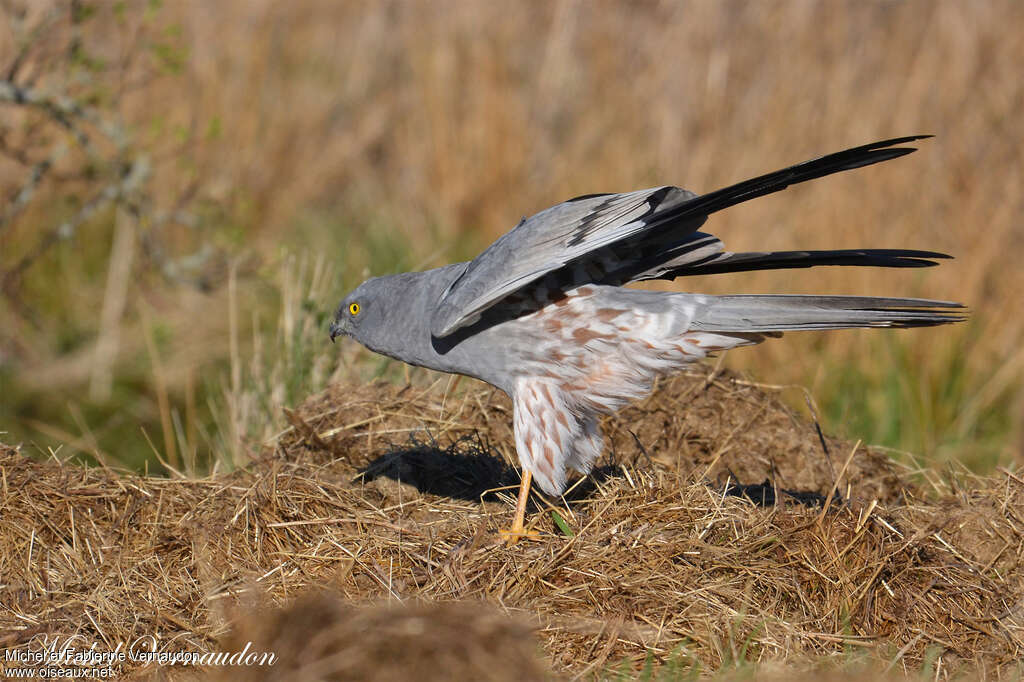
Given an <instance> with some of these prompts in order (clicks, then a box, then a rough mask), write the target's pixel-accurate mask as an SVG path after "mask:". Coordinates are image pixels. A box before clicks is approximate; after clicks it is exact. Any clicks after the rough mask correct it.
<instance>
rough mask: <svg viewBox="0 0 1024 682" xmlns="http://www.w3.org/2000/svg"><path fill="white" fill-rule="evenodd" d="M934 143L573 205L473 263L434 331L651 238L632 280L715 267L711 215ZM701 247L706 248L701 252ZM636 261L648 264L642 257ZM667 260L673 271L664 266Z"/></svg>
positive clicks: (438, 311) (878, 147)
mask: <svg viewBox="0 0 1024 682" xmlns="http://www.w3.org/2000/svg"><path fill="white" fill-rule="evenodd" d="M926 137H930V136H928V135H915V136H911V137H900V138H895V139H891V140H883V141H881V142H875V143H872V144H868V145H864V146H861V147H855V148H853V149H847V150H845V151H841V152H837V153H835V154H829V155H828V156H823V157H821V158H819V159H814V160H812V161H806V162H804V163H800V164H797V165H795V166H790V167H788V168H784V169H782V170H779V171H775V172H773V173H768V174H766V175H762V176H759V177H756V178H752V179H750V180H746V181H744V182H741V183H738V184H735V185H731V186H729V187H726V188H724V189H720V190H718V191H715V192H710V193H708V194H704V195H701V196H697V195H695V194H693V193H692V192H689V191H687V190H684V189H680V188H678V187H668V186H666V187H655V188H651V189H645V190H639V191H636V192H628V193H625V194H592V195H586V196H582V197H577V198H575V199H570V200H569V201H566V202H564V203H561V204H558V205H557V206H553V207H551V208H549V209H546V210H544V211H541V212H540V213H538V214H536V215H534V216H532V217H530V218H526V219H524V220H523V221H521V222H520V223H519V225H518V226H516V227H515V228H514V229H513V230H511V231H509V232H507V233H506V234H504V235H503V236H502V237H501V238H499V239H498V240H497V241H496V242H494V243H493V244H492V245H491V246H489V247H488V248H487V249H486V250H485V251H484V252H483V253H481V254H480V255H479V256H477V257H476V258H475V259H474V260H473V261H472V262H470V263H469V264H468V265H467V267H466V269H465V270H464V271H463V272H462V274H461V275H460V276H459V277H458V278H456V279H455V281H453V282H452V284H451V285H450V286H449V287H448V288H447V289H446V290H445V291H444V293H442V295H441V297H440V299H439V300H438V305H437V307H436V308H435V312H434V314H433V317H432V319H431V333H432V334H433V335H434V336H436V337H443V336H447V335H449V334H451V333H452V332H455V331H456V330H458V329H460V328H462V327H465V326H467V325H469V324H472V323H473V322H474V321H476V320H477V319H479V316H480V313H482V312H483V311H484V310H486V309H488V308H490V307H491V306H493V305H494V304H496V303H497V302H498V301H500V300H502V299H503V298H505V297H506V296H508V295H509V294H511V293H512V292H514V291H516V290H518V289H520V288H522V287H524V286H526V285H528V284H530V283H532V282H535V281H536V280H538V279H540V278H541V277H543V276H544V275H546V274H547V273H549V272H552V271H555V270H558V269H560V268H563V267H566V266H567V265H573V264H577V263H579V262H583V261H586V260H587V259H588V258H593V257H594V256H595V255H600V256H601V257H602V258H607V257H608V256H609V255H613V254H615V252H616V251H620V249H617V248H616V247H618V246H621V247H624V248H625V249H627V250H628V251H633V249H640V250H644V247H645V246H650V244H649V243H648V240H654V242H653V243H654V244H655V245H656V246H657V248H656V249H654V253H653V254H651V257H653V258H655V259H657V260H658V262H655V263H650V264H648V267H646V268H644V269H641V270H638V269H635V268H628V267H626V264H623V263H621V262H620V263H619V265H620V266H623V269H624V270H630V271H631V272H632V276H631V277H630V278H631V279H635V278H649V277H652V276H653V277H658V276H665V274H666V272H670V271H674V272H675V273H676V276H677V275H678V274H689V273H685V272H680V270H683V269H684V266H685V265H687V264H690V263H700V262H707V260H708V259H709V258H712V257H714V256H715V255H717V254H719V253H721V251H722V247H721V243H720V242H718V241H717V240H715V239H714V238H713V237H712V238H711V239H710V241H708V240H707V239H705V238H706V237H708V235H699V236H698V235H697V234H695V233H696V231H697V229H698V228H699V227H700V226H701V225H702V224H703V223H704V221H705V220H706V219H707V217H708V215H710V214H711V213H714V212H715V211H720V210H722V209H724V208H728V207H729V206H733V205H735V204H738V203H741V202H744V201H748V200H750V199H753V198H755V197H759V196H763V195H765V194H770V193H772V192H778V191H780V190H783V189H785V188H786V187H788V186H790V185H793V184H796V183H799V182H805V181H807V180H813V179H815V178H820V177H823V176H825V175H830V174H832V173H838V172H839V171H844V170H850V169H853V168H859V167H861V166H867V165H870V164H873V163H879V162H881V161H887V160H889V159H895V158H897V157H900V156H903V155H905V154H909V153H911V152H913V151H915V150H914V148H908V147H896V146H894V145H899V144H902V143H905V142H912V141H915V140H920V139H924V138H926ZM697 244H700V245H702V247H703V248H694V246H695V245H697ZM619 257H621V254H620V255H619ZM636 257H639V258H642V256H640V254H639V253H636ZM667 262H671V268H660V267H658V266H659V265H660V264H664V263H667ZM865 264H868V263H865ZM790 267H793V266H792V265H791V266H790ZM653 272H657V273H658V274H653ZM626 281H628V280H626ZM583 283H584V282H576V283H575V284H577V285H579V284H583Z"/></svg>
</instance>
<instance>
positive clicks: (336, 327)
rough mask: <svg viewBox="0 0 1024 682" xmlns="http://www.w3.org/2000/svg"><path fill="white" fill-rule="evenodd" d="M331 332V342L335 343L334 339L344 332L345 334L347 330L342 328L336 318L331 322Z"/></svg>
mask: <svg viewBox="0 0 1024 682" xmlns="http://www.w3.org/2000/svg"><path fill="white" fill-rule="evenodd" d="M330 332H331V343H334V339H336V338H338V337H339V336H341V335H342V334H344V333H345V330H344V329H342V328H341V325H340V324H338V321H337V320H335V321H334V322H331V329H330Z"/></svg>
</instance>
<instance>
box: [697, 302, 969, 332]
mask: <svg viewBox="0 0 1024 682" xmlns="http://www.w3.org/2000/svg"><path fill="white" fill-rule="evenodd" d="M702 298H703V300H702V301H701V303H702V305H701V306H699V307H698V309H697V311H696V314H695V315H694V319H693V322H692V323H691V329H694V330H700V331H714V332H784V331H812V330H823V329H851V328H857V327H897V328H907V327H933V326H936V325H940V324H950V323H953V322H961V321H963V320H965V319H966V318H967V311H966V309H965V308H964V306H962V305H961V304H959V303H953V302H950V301H933V300H929V299H924V298H876V297H871V296H801V295H739V296H705V297H702Z"/></svg>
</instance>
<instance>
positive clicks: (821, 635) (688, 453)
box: [0, 371, 1024, 679]
mask: <svg viewBox="0 0 1024 682" xmlns="http://www.w3.org/2000/svg"><path fill="white" fill-rule="evenodd" d="M290 420H291V422H292V427H291V428H289V429H288V430H287V431H286V432H285V433H283V434H281V435H280V436H279V437H278V438H277V439H276V441H275V442H274V443H273V444H272V445H271V446H268V447H267V448H266V450H265V451H264V452H263V454H262V456H261V457H260V458H259V459H258V460H257V461H256V462H255V463H254V464H253V465H252V466H251V467H249V468H248V469H247V470H244V471H236V472H233V473H230V474H222V475H217V476H212V477H209V478H205V479H198V480H173V479H160V478H145V477H139V476H134V475H123V474H120V473H117V472H114V471H110V470H105V469H83V468H79V467H75V466H71V465H67V464H63V463H60V462H57V461H46V462H37V461H33V460H30V459H27V458H25V457H24V456H22V455H21V454H20V453H19V452H17V451H16V450H14V449H12V448H6V447H5V448H3V449H2V450H0V474H2V480H0V486H2V504H0V575H2V576H4V578H3V582H4V584H3V586H2V587H0V594H2V600H0V601H2V602H3V604H4V609H3V610H2V611H0V632H4V633H6V634H3V635H0V639H2V641H0V646H4V647H7V648H18V647H23V648H29V647H30V646H31V641H32V640H33V638H38V637H39V636H41V635H44V634H47V635H61V636H69V635H79V636H81V637H84V638H85V640H86V641H95V642H97V643H98V646H99V647H100V648H104V647H108V646H109V647H112V646H113V644H114V643H116V642H120V641H131V640H134V639H136V638H138V637H140V636H147V637H148V636H152V637H155V638H156V642H157V643H158V646H159V648H161V649H165V650H168V651H180V650H189V651H199V652H202V651H211V650H218V649H224V648H225V647H236V645H238V644H239V643H244V642H247V641H254V642H257V641H258V642H262V643H264V645H265V646H267V647H278V648H280V649H281V650H277V651H276V654H277V655H278V656H279V658H280V664H279V665H278V666H276V667H275V668H274V674H275V675H282V676H285V675H286V673H287V670H294V668H289V667H288V666H292V665H295V666H300V665H301V666H309V665H312V664H314V663H316V662H317V661H319V663H317V665H319V666H320V667H316V668H313V671H314V672H309V671H307V672H308V673H309V674H308V675H307V676H306V678H307V679H317V678H319V679H340V678H341V677H342V676H343V675H344V674H345V673H343V672H342V671H345V670H354V669H356V670H358V669H360V668H346V667H345V666H351V665H363V664H366V665H371V666H372V663H373V659H374V657H375V656H378V654H376V653H373V652H379V651H384V650H385V648H386V647H385V645H386V643H387V642H397V641H402V642H412V641H413V640H416V641H420V643H421V645H422V644H423V642H429V641H432V640H430V639H429V638H431V637H433V638H434V640H433V641H434V642H435V643H434V644H432V645H430V646H441V644H440V643H443V642H444V641H449V640H447V639H446V637H448V634H451V630H450V628H451V627H454V626H453V625H451V624H452V623H453V622H461V623H463V624H464V627H463V628H462V631H461V632H462V634H461V637H462V639H463V640H464V641H465V647H467V648H466V649H465V650H460V651H459V652H456V653H454V654H452V656H453V657H454V658H451V659H445V660H446V661H447V662H445V663H443V665H449V664H450V665H453V666H457V665H466V666H474V665H478V664H479V661H481V660H483V659H484V658H488V657H490V658H492V659H493V661H494V662H493V663H492V664H491V668H492V669H493V670H496V671H499V672H500V671H505V670H506V669H507V670H509V671H513V670H514V671H516V674H519V675H520V677H522V678H529V677H531V676H534V675H540V674H541V672H539V671H540V669H539V668H536V667H534V663H535V662H533V659H532V658H530V657H529V656H528V652H529V651H532V647H533V646H534V644H533V643H534V642H536V643H538V644H539V645H540V647H541V649H542V650H543V652H544V655H545V656H546V658H547V665H549V666H550V667H551V669H553V670H554V671H555V672H556V673H560V674H561V673H565V674H572V675H580V674H590V673H594V674H602V675H603V674H608V673H609V671H618V670H620V669H628V670H631V671H633V672H641V671H644V670H653V669H663V670H694V669H695V666H698V665H699V666H700V667H701V668H702V669H721V668H729V667H732V666H736V665H740V664H745V663H750V662H756V663H759V664H764V665H774V664H780V665H781V664H785V665H789V666H802V667H807V666H818V665H821V663H822V662H823V660H824V661H827V662H833V663H836V664H845V663H847V662H850V661H861V660H869V661H881V662H882V663H883V665H885V666H887V667H893V668H895V669H898V670H904V669H907V670H920V669H922V668H925V667H927V668H928V669H929V671H933V672H934V674H935V675H945V674H952V673H954V672H958V671H966V670H977V671H980V672H982V673H992V674H995V673H997V672H998V673H1004V672H1007V671H1009V670H1017V668H1016V667H1015V666H1017V665H1019V664H1018V662H1019V661H1020V660H1021V658H1022V656H1024V570H1022V563H1021V560H1022V555H1024V480H1022V479H1021V478H1020V477H1018V476H1017V475H1016V474H1014V473H1013V472H1003V473H1002V474H1000V475H999V476H995V477H989V478H982V477H971V476H968V475H966V474H958V475H956V476H953V475H950V476H947V477H946V478H945V480H942V481H940V480H938V477H936V476H932V477H931V478H929V477H926V476H923V475H921V474H919V473H917V472H914V471H913V470H911V469H909V468H907V467H904V466H901V465H898V464H895V463H893V462H892V461H890V460H889V459H887V458H886V457H885V456H884V455H882V454H880V453H876V452H873V451H871V450H870V449H868V450H865V449H861V448H857V449H855V448H854V447H853V446H852V444H849V443H844V442H840V441H837V440H834V439H827V438H826V439H825V442H826V444H827V446H828V449H829V451H830V452H831V453H832V454H831V459H832V465H831V467H830V465H829V464H828V462H827V460H826V459H825V457H824V455H823V453H822V446H821V442H820V441H819V438H818V435H817V433H816V431H815V428H814V425H813V424H808V423H806V422H804V421H802V420H801V419H799V418H798V417H797V416H796V415H794V414H793V413H792V412H791V411H790V410H788V409H787V408H785V407H784V406H783V405H782V404H781V403H780V402H779V401H778V400H777V398H776V396H775V395H773V394H771V393H767V392H765V391H764V390H762V389H759V388H757V387H756V386H752V385H749V384H745V383H743V382H740V381H737V380H736V379H735V378H734V377H731V376H728V375H725V376H718V377H712V376H710V375H708V374H705V373H703V372H699V371H698V372H695V373H694V374H692V375H685V376H680V377H677V378H676V379H674V380H672V381H669V382H666V383H665V384H664V385H663V386H662V387H661V388H660V389H659V390H658V391H657V392H656V393H655V394H653V395H652V396H651V397H650V398H649V399H648V400H646V401H644V402H641V403H639V404H637V405H636V406H634V407H631V408H629V409H627V410H624V411H623V412H622V413H620V414H619V415H618V416H617V417H615V418H613V419H609V420H607V421H606V423H605V430H606V433H607V434H608V436H609V440H610V442H611V447H610V448H609V450H610V452H611V453H612V454H611V455H610V457H609V460H608V462H606V463H605V464H604V465H603V466H602V467H601V468H600V469H599V470H598V472H597V475H595V476H593V477H592V478H589V479H584V480H583V481H582V482H581V483H580V484H579V485H578V486H576V487H575V488H574V489H573V490H572V491H571V492H570V493H569V494H568V495H567V497H566V500H559V501H554V500H546V499H540V498H534V503H535V504H534V507H533V509H532V514H531V516H530V517H529V518H528V521H529V522H532V523H533V524H534V526H535V528H537V529H538V530H539V531H540V532H541V533H542V537H541V539H540V540H538V541H535V542H523V543H520V544H518V545H516V546H513V547H507V546H505V545H503V544H502V543H501V542H499V539H498V536H497V529H498V528H500V527H503V526H507V525H508V523H509V521H510V518H511V503H512V497H513V495H514V493H515V491H514V489H513V488H512V486H514V485H515V484H516V483H517V477H516V475H515V474H514V471H512V470H511V469H509V467H508V465H507V464H506V458H508V456H509V455H511V454H513V453H512V450H511V448H512V445H511V443H512V440H511V434H510V428H511V415H510V405H509V403H508V401H507V399H505V398H504V397H503V396H501V395H499V394H498V393H497V392H493V391H479V390H467V391H466V392H464V393H462V394H452V393H446V392H445V391H444V390H441V387H439V386H435V387H432V388H418V387H413V386H408V387H405V388H399V387H393V386H390V385H384V384H380V385H372V386H363V387H351V386H335V387H333V388H332V389H331V390H329V391H327V392H325V393H323V394H321V395H319V396H315V397H314V398H311V399H310V400H309V401H307V402H306V403H305V404H304V405H302V406H301V407H300V408H299V409H298V410H296V411H295V412H294V413H292V414H291V415H290ZM831 470H835V474H836V476H837V477H838V478H839V480H838V485H837V486H836V490H835V491H833V483H834V482H835V479H834V478H833V474H832V473H831ZM766 479H767V480H768V482H769V483H768V485H767V486H765V488H764V489H763V490H771V491H774V490H775V489H776V488H777V489H779V490H780V491H781V490H789V491H791V492H793V493H800V494H806V495H807V497H806V499H796V498H795V497H794V496H793V495H786V494H779V495H778V496H777V502H776V503H775V504H771V505H761V504H755V503H754V502H752V501H751V500H750V499H748V497H744V496H737V495H733V494H727V493H729V492H730V491H735V490H736V489H735V486H733V487H729V486H727V485H726V484H727V483H732V484H735V483H737V482H738V483H740V484H745V485H749V484H757V483H761V482H762V481H764V480H766ZM830 493H831V496H830ZM829 497H831V499H828V498H829ZM823 499H828V501H827V503H826V504H825V505H824V506H823V505H822V500H823ZM805 502H807V503H805ZM311 590H316V591H317V593H316V594H315V595H313V596H307V597H305V600H304V601H299V602H297V603H294V604H293V603H292V599H293V598H295V597H296V596H299V595H302V594H308V593H309V592H310V591H311ZM323 591H326V593H327V594H324V592H323ZM339 600H340V601H339ZM382 601H383V602H392V603H391V604H390V605H383V606H382V605H379V602H382ZM399 602H402V603H404V604H406V606H404V607H403V606H399V604H398V603H399ZM452 602H458V603H452ZM276 604H282V605H284V606H283V608H282V609H280V610H274V609H273V608H271V606H272V605H276ZM289 604H290V605H289ZM296 609H298V611H296ZM303 613H313V614H314V615H315V616H316V617H312V616H311V617H310V618H305V617H304V616H303V615H302V614H303ZM296 614H299V615H296ZM317 614H319V615H317ZM396 614H399V615H396ZM496 614H500V615H496ZM506 616H508V620H507V621H505V620H504V619H505V617H506ZM296 619H299V620H304V622H306V621H308V622H309V623H311V624H310V625H308V628H307V632H308V634H307V635H305V636H299V635H298V634H297V633H298V632H299V631H296V630H294V627H293V626H290V625H288V623H294V622H295V621H296ZM428 622H429V623H435V624H436V628H434V627H433V626H431V627H429V628H427V631H426V632H425V633H424V634H423V637H424V638H427V639H421V640H417V639H416V637H414V636H413V635H415V633H416V632H418V631H422V630H423V628H424V627H426V626H424V625H423V624H424V623H428ZM339 623H348V625H347V626H346V627H348V628H349V629H347V630H345V629H339V628H340V627H341V626H340V625H339ZM403 623H405V624H404V625H403ZM417 623H418V625H417ZM523 624H526V625H523ZM531 629H532V631H533V634H532V639H531V636H530V635H529V631H530V630H531ZM410 633H413V634H410ZM446 633H448V634H446ZM347 638H358V640H359V642H360V644H359V647H358V651H359V652H361V655H363V658H362V659H359V660H361V661H363V663H359V661H357V660H356V653H355V652H354V651H355V650H353V649H352V648H351V647H352V643H351V642H350V641H348V639H347ZM403 638H404V639H403ZM293 644H294V647H293ZM403 646H406V645H403ZM408 646H410V647H414V646H417V645H415V644H412V643H409V644H408ZM296 647H298V648H296ZM382 647H385V648H382ZM284 649H288V650H287V651H286V650H284ZM302 652H305V653H302ZM317 652H319V653H317ZM345 652H347V653H345ZM509 657H511V659H515V660H518V661H520V662H521V665H522V666H525V667H523V668H521V669H520V668H516V669H513V668H508V667H507V666H506V663H503V662H501V661H507V660H511V659H510V658H509ZM406 659H407V661H406V662H407V663H408V664H409V665H410V666H412V667H413V669H417V665H418V664H417V657H415V656H412V657H406ZM288 661H290V662H291V663H288ZM452 661H455V662H452ZM381 665H383V661H382V662H381ZM438 665H442V664H440V663H439V664H438ZM454 669H455V668H451V670H454ZM474 669H475V668H472V667H467V668H465V670H474ZM158 670H159V672H160V673H161V674H171V673H174V674H178V675H199V674H200V672H199V671H197V670H193V669H181V668H180V669H177V670H171V669H167V668H161V669H158V668H156V667H155V666H153V665H150V666H148V667H147V666H141V665H134V666H133V665H131V664H126V667H125V668H124V670H123V672H124V673H126V674H127V673H130V674H133V675H137V676H145V675H148V674H150V673H157V672H158ZM230 672H231V673H232V675H233V676H234V677H233V678H234V679H238V678H239V677H240V676H243V675H244V674H247V673H251V674H252V675H254V676H258V675H265V674H266V672H267V671H266V670H256V669H251V670H246V669H240V670H232V671H230ZM452 674H453V675H454V674H455V673H452ZM420 676H422V675H420ZM261 679H271V678H269V677H267V678H261ZM494 679H506V678H504V677H496V678H494Z"/></svg>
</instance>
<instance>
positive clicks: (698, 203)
mask: <svg viewBox="0 0 1024 682" xmlns="http://www.w3.org/2000/svg"><path fill="white" fill-rule="evenodd" d="M930 137H932V135H907V136H904V137H893V138H890V139H888V140H879V141H877V142H870V143H868V144H864V145H861V146H859V147H851V148H849V149H844V150H842V151H839V152H834V153H832V154H826V155H825V156H821V157H819V158H816V159H811V160H810V161H804V162H803V163H798V164H796V165H793V166H789V167H787V168H783V169H781V170H777V171H774V172H772V173H767V174H765V175H760V176H758V177H756V178H751V179H749V180H744V181H743V182H738V183H736V184H735V185H730V186H728V187H724V188H722V189H719V190H716V191H714V192H708V193H707V194H703V195H700V196H697V197H694V198H693V199H691V200H689V201H687V202H685V203H683V204H680V206H679V207H678V208H677V209H675V210H674V211H672V212H671V214H670V215H665V216H663V217H662V219H663V220H670V219H683V218H686V217H688V216H693V215H705V216H706V215H709V214H711V213H714V212H716V211H721V210H722V209H725V208H728V207H730V206H735V205H736V204H739V203H742V202H744V201H749V200H751V199H753V198H755V197H760V196H764V195H766V194H772V193H774V192H778V191H781V190H783V189H785V188H787V187H789V186H790V185H795V184H798V183H801V182H807V181H808V180H814V179H816V178H821V177H825V176H826V175H832V174H833V173H840V172H842V171H847V170H853V169H854V168H861V167H863V166H870V165H872V164H876V163H881V162H883V161H889V160H891V159H896V158H899V157H901V156H906V155H907V154H911V153H913V152H915V151H917V148H916V147H899V146H897V145H901V144H906V143H908V142H917V141H920V140H926V139H928V138H930Z"/></svg>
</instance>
